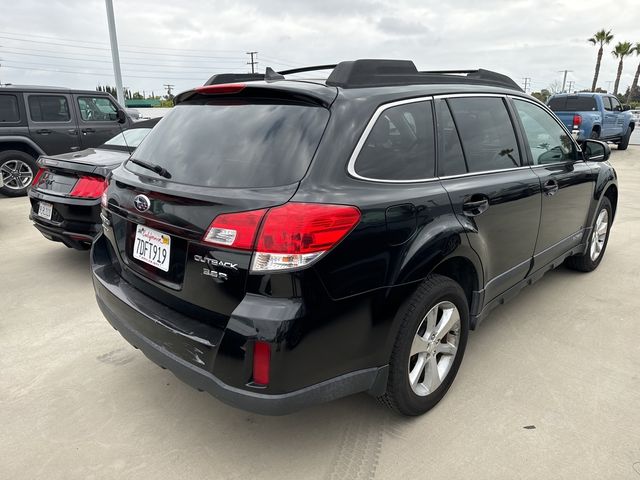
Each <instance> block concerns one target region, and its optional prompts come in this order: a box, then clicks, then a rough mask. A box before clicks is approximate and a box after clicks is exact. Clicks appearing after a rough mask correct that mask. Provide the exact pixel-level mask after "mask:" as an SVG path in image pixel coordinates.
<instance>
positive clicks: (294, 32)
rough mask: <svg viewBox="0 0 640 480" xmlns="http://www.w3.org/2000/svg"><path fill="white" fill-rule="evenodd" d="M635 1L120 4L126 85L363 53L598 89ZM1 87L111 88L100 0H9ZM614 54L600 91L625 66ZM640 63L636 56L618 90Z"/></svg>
mask: <svg viewBox="0 0 640 480" xmlns="http://www.w3.org/2000/svg"><path fill="white" fill-rule="evenodd" d="M637 2H638V0H616V2H615V9H614V10H609V11H605V10H603V6H604V5H606V4H607V3H608V2H605V1H604V0H581V1H580V2H575V1H564V0H561V1H557V0H556V1H549V0H536V1H532V0H513V1H503V0H501V1H499V0H484V1H478V0H449V1H442V0H440V1H432V0H422V1H420V0H415V1H414V0H395V1H393V2H391V1H386V2H385V1H378V0H308V1H305V0H264V1H263V0H244V1H242V0H235V1H231V0H211V1H195V0H174V1H167V0H136V1H135V2H134V1H129V2H126V1H124V0H114V9H115V15H116V26H117V31H118V40H119V44H120V57H121V63H122V72H123V77H124V80H123V82H124V85H125V86H127V87H129V88H130V89H131V90H140V91H143V90H144V91H145V92H147V93H150V92H152V91H153V92H155V93H156V94H160V93H164V87H163V84H167V83H170V84H174V85H175V89H176V91H181V90H185V89H187V88H190V87H192V86H194V85H199V84H201V83H202V82H203V81H204V80H206V79H207V78H208V77H209V76H210V75H211V74H214V73H216V72H223V71H247V70H248V68H249V66H248V65H247V63H246V62H247V61H248V59H249V58H248V55H246V53H245V52H247V51H252V50H253V51H258V55H257V60H258V62H259V64H258V69H260V70H262V69H264V67H266V66H271V67H273V68H275V69H285V68H288V67H292V66H301V65H313V64H324V63H334V62H337V61H340V60H349V59H355V58H402V59H412V60H414V61H415V62H416V64H417V65H418V67H419V68H421V69H451V68H461V69H468V68H477V67H482V68H487V69H492V70H496V71H499V72H502V73H505V74H508V75H510V76H512V78H514V79H515V80H516V81H517V82H519V83H520V84H522V83H523V78H524V77H530V78H531V79H532V80H531V86H532V88H533V90H540V89H542V88H546V87H547V86H549V85H550V84H551V83H552V82H555V81H561V80H562V73H560V72H559V70H564V69H568V70H571V71H572V72H570V73H569V74H568V80H571V81H573V82H575V83H574V85H575V87H577V88H578V89H581V88H588V87H590V86H591V79H592V77H593V69H594V63H595V56H596V48H595V47H592V46H591V45H590V44H588V43H587V42H586V39H587V38H588V37H590V36H591V35H592V34H593V33H594V32H595V31H596V30H599V29H600V28H607V29H609V28H610V29H612V30H613V33H614V34H615V39H614V42H613V43H614V44H615V43H616V42H617V41H631V42H634V43H635V42H640V7H638V5H637ZM3 3H4V5H3V8H2V15H1V16H0V65H1V66H0V82H2V83H7V82H9V83H14V84H48V85H59V86H69V87H75V88H88V89H93V88H95V86H96V85H98V84H102V85H104V84H111V85H114V80H113V70H112V64H111V57H110V50H109V36H108V30H107V19H106V10H105V4H104V1H103V0H95V1H94V0H64V1H62V0H19V1H14V2H11V3H10V2H9V0H4V2H3ZM612 48H613V45H611V46H610V47H609V48H607V51H606V52H605V55H604V57H603V65H602V69H601V73H600V80H599V85H600V86H602V87H603V88H607V87H608V86H609V85H610V84H609V83H608V82H611V83H613V80H615V75H616V68H617V60H616V59H614V58H613V56H612V55H611V53H610V50H611V49H612ZM639 61H640V56H633V57H630V58H628V59H627V61H626V64H625V70H624V74H623V78H622V81H621V88H620V89H621V90H625V89H626V88H627V86H628V85H630V84H631V81H632V78H633V73H634V72H635V69H636V68H637V66H638V62H639Z"/></svg>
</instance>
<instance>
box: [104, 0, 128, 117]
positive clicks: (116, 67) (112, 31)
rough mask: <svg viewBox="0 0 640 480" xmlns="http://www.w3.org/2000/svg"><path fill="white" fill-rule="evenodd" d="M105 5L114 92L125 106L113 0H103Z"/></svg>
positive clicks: (119, 101)
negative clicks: (114, 83) (114, 79)
mask: <svg viewBox="0 0 640 480" xmlns="http://www.w3.org/2000/svg"><path fill="white" fill-rule="evenodd" d="M104 3H105V5H106V6H107V23H108V24H109V40H111V60H112V61H113V75H114V76H115V77H116V92H117V94H118V103H120V105H122V106H123V107H125V106H126V105H125V102H124V92H123V91H122V72H121V71H120V54H119V53H118V37H117V35H116V21H115V18H114V15H113V0H104Z"/></svg>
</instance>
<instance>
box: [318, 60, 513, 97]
mask: <svg viewBox="0 0 640 480" xmlns="http://www.w3.org/2000/svg"><path fill="white" fill-rule="evenodd" d="M439 83H452V84H469V83H472V84H478V85H490V86H496V87H506V88H511V89H515V90H519V91H522V89H521V88H520V86H519V85H518V84H517V83H516V82H514V81H513V80H512V79H511V78H509V77H507V76H506V75H502V74H500V73H496V72H492V71H490V70H483V69H477V70H441V71H422V72H421V71H418V69H417V68H416V66H415V64H414V63H413V62H412V61H410V60H354V61H352V62H341V63H339V64H338V66H337V67H336V68H335V69H334V70H333V71H332V72H331V75H329V78H328V79H327V85H333V86H336V87H342V88H358V87H383V86H391V85H421V84H439Z"/></svg>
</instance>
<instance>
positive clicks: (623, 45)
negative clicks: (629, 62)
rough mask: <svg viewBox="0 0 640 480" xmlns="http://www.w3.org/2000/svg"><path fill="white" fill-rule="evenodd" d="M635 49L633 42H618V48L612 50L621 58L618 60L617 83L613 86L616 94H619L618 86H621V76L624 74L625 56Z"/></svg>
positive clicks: (614, 54) (615, 55)
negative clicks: (623, 63)
mask: <svg viewBox="0 0 640 480" xmlns="http://www.w3.org/2000/svg"><path fill="white" fill-rule="evenodd" d="M633 51H634V48H633V45H631V42H618V44H617V45H616V48H614V49H613V51H612V52H611V53H612V54H613V56H614V57H616V58H618V59H620V61H619V62H618V74H617V75H616V83H615V84H614V86H613V93H614V95H617V94H618V87H619V86H620V77H621V76H622V67H623V65H622V62H623V61H624V57H626V56H627V55H631V54H632V53H633Z"/></svg>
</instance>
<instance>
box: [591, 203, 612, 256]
mask: <svg viewBox="0 0 640 480" xmlns="http://www.w3.org/2000/svg"><path fill="white" fill-rule="evenodd" d="M608 230H609V213H608V212H607V210H606V209H604V208H603V209H602V210H601V211H600V213H599V214H598V218H597V219H596V224H595V226H594V228H593V233H592V234H591V245H590V247H589V251H590V255H591V261H592V262H595V261H596V260H597V259H598V257H599V256H600V254H601V253H602V249H603V248H604V242H605V240H606V239H607V231H608Z"/></svg>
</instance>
